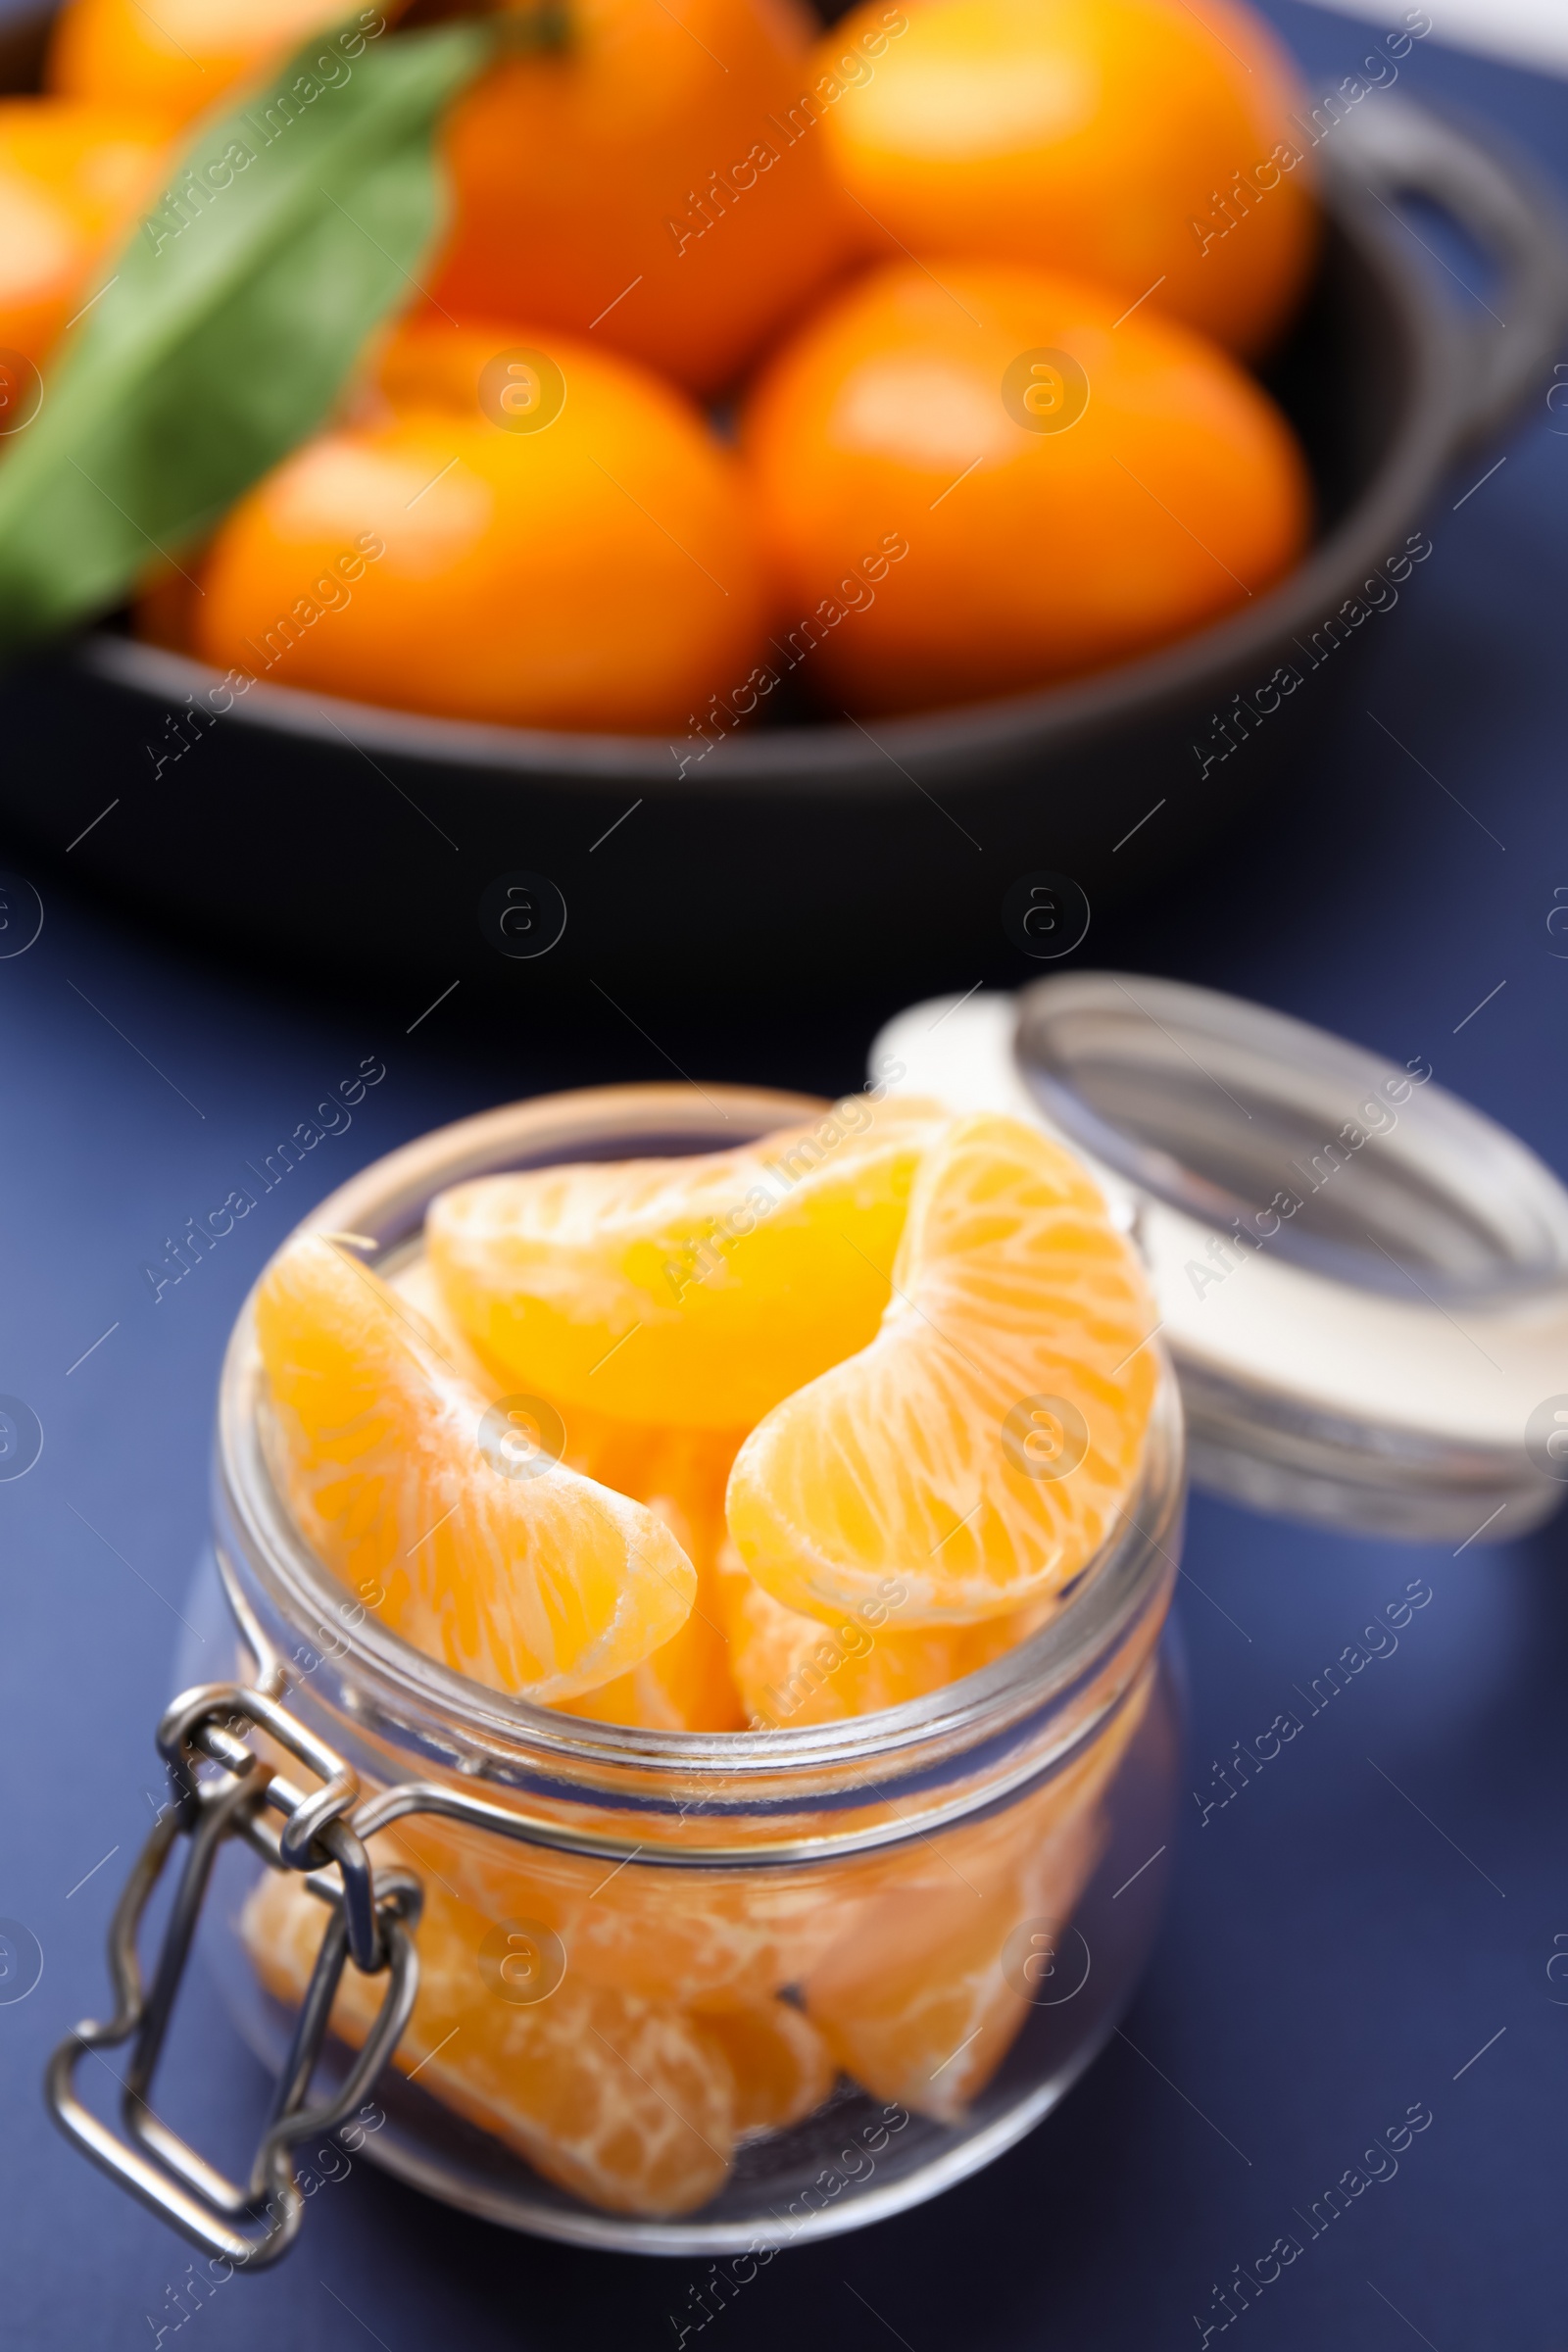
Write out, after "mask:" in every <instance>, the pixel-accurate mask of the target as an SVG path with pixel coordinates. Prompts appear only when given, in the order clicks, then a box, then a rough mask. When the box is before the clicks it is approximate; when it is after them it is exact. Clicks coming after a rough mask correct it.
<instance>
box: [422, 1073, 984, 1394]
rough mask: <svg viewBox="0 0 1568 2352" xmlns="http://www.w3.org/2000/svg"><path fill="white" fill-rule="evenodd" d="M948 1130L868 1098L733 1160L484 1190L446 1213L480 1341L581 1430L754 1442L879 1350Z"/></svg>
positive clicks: (925, 1111) (441, 1263) (450, 1256)
mask: <svg viewBox="0 0 1568 2352" xmlns="http://www.w3.org/2000/svg"><path fill="white" fill-rule="evenodd" d="M942 1123H943V1114H942V1113H941V1112H940V1111H939V1110H937V1109H936V1108H935V1106H934V1105H932V1104H929V1103H920V1102H898V1101H892V1100H888V1101H883V1102H881V1103H873V1102H871V1101H869V1100H868V1099H867V1098H866V1097H864V1096H852V1097H850V1098H849V1099H848V1100H847V1101H845V1102H844V1103H837V1104H835V1105H834V1107H833V1109H832V1110H831V1111H830V1112H828V1113H827V1114H825V1115H824V1116H823V1117H822V1118H821V1119H819V1120H817V1121H816V1122H815V1123H814V1124H812V1125H809V1126H802V1127H799V1128H792V1129H787V1130H785V1131H783V1132H782V1133H780V1134H777V1135H772V1136H767V1137H764V1138H763V1139H762V1141H761V1142H760V1143H757V1144H753V1145H748V1146H746V1147H744V1148H743V1149H741V1150H738V1151H733V1152H708V1153H702V1154H697V1155H694V1156H691V1157H684V1158H675V1159H632V1160H622V1161H618V1162H614V1163H609V1164H604V1165H597V1164H594V1165H588V1166H581V1167H555V1168H539V1169H534V1170H530V1171H528V1172H527V1173H524V1174H520V1175H509V1176H483V1177H479V1178H477V1179H476V1180H475V1181H474V1182H473V1183H471V1184H463V1185H457V1186H455V1187H454V1188H453V1190H452V1191H450V1192H447V1193H443V1194H442V1195H440V1197H439V1198H438V1199H437V1200H436V1201H434V1202H433V1203H432V1205H431V1209H430V1214H429V1218H428V1220H427V1226H426V1238H427V1245H428V1248H429V1251H430V1257H431V1263H432V1265H433V1267H434V1269H435V1274H436V1279H437V1282H438V1283H439V1285H440V1288H441V1290H442V1293H443V1295H444V1296H445V1298H446V1299H447V1301H448V1303H449V1305H450V1306H451V1308H452V1310H453V1312H454V1313H455V1314H456V1315H457V1317H458V1319H459V1321H460V1322H461V1324H462V1325H463V1328H464V1329H465V1330H466V1332H467V1333H468V1335H469V1337H470V1338H471V1340H472V1341H473V1343H474V1344H475V1346H476V1347H477V1348H479V1349H480V1351H481V1352H482V1353H483V1354H484V1355H485V1356H486V1358H487V1359H488V1360H490V1361H492V1362H494V1363H496V1364H497V1365H499V1366H501V1367H502V1368H503V1369H504V1370H505V1371H506V1372H507V1374H508V1375H509V1376H510V1377H512V1378H514V1379H515V1380H516V1381H517V1382H518V1384H519V1385H523V1384H526V1385H529V1386H534V1387H537V1388H538V1389H539V1390H541V1391H542V1392H543V1393H544V1394H545V1395H547V1396H549V1397H552V1398H554V1399H555V1400H556V1401H557V1402H558V1403H559V1404H560V1405H561V1407H562V1409H563V1411H564V1412H565V1413H566V1414H567V1418H568V1420H569V1418H570V1413H569V1408H570V1407H571V1406H573V1405H577V1406H586V1407H588V1408H589V1409H591V1410H593V1411H595V1412H598V1413H600V1414H604V1415H613V1416H619V1417H621V1418H623V1419H625V1420H627V1421H642V1422H662V1423H670V1424H681V1425H685V1426H688V1427H696V1428H708V1429H721V1430H741V1429H748V1428H750V1427H751V1426H752V1424H753V1423H754V1422H756V1421H758V1420H760V1417H761V1416H762V1414H763V1413H765V1412H766V1411H767V1410H768V1408H769V1407H770V1406H772V1405H775V1404H777V1403H778V1401H779V1399H780V1398H781V1397H788V1396H789V1395H790V1393H791V1392H792V1391H793V1390H795V1389H798V1388H800V1387H801V1386H802V1385H803V1383H805V1382H807V1381H809V1380H812V1379H814V1378H815V1376H816V1375H817V1374H818V1373H819V1372H823V1371H825V1370H826V1369H827V1367H828V1366H829V1365H830V1364H833V1363H836V1362H838V1361H839V1360H840V1359H841V1358H842V1357H844V1356H846V1355H850V1354H853V1353H854V1352H855V1350H856V1349H857V1348H863V1347H864V1346H865V1345H866V1343H867V1342H868V1341H869V1340H870V1339H871V1338H872V1336H873V1334H874V1333H875V1331H876V1329H877V1322H878V1318H879V1317H880V1315H881V1313H882V1310H883V1308H884V1306H885V1305H886V1304H887V1301H888V1295H889V1294H888V1280H889V1275H890V1273H891V1270H892V1266H893V1259H894V1255H895V1252H896V1250H898V1247H899V1237H900V1234H901V1232H902V1231H903V1227H904V1219H905V1213H906V1208H907V1202H908V1200H909V1195H910V1187H911V1185H912V1183H913V1180H914V1172H915V1167H916V1164H917V1162H918V1160H919V1157H920V1154H921V1152H922V1151H923V1150H924V1149H925V1147H926V1146H927V1144H928V1143H929V1142H930V1140H931V1138H932V1137H933V1136H934V1135H935V1134H936V1133H937V1132H938V1131H939V1130H940V1127H941V1125H942Z"/></svg>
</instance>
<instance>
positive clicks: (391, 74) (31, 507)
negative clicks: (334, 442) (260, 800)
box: [0, 10, 496, 651]
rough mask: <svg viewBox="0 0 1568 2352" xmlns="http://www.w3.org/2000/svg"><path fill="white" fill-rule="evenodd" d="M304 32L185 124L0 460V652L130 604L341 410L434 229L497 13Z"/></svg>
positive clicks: (409, 286) (368, 16)
mask: <svg viewBox="0 0 1568 2352" xmlns="http://www.w3.org/2000/svg"><path fill="white" fill-rule="evenodd" d="M379 23H380V19H379V18H378V17H377V16H376V13H375V11H374V10H367V11H366V12H365V15H364V16H363V17H360V18H357V19H353V20H350V22H349V23H348V24H347V25H342V26H340V27H339V28H338V30H337V31H336V32H335V33H328V34H325V35H318V36H317V37H316V38H315V39H314V40H312V41H310V42H308V43H307V44H306V45H305V47H304V48H302V49H301V50H300V51H299V52H298V54H297V55H296V56H295V57H294V58H293V59H292V60H291V61H290V63H289V64H288V65H287V66H286V67H285V68H284V69H283V71H282V72H281V73H279V75H278V76H277V78H276V79H275V81H273V82H271V83H270V84H269V85H266V86H265V87H264V88H262V89H261V90H260V91H259V92H258V94H256V95H255V96H253V97H251V98H250V99H249V101H248V102H242V103H240V104H238V105H236V106H235V107H234V108H233V109H232V111H230V112H227V113H225V114H224V115H222V116H219V117H215V118H212V119H211V120H209V121H208V122H207V123H205V124H204V125H203V126H202V127H201V128H200V129H199V130H198V131H197V132H196V134H195V135H194V137H193V140H192V143H191V145H190V147H189V148H188V149H187V151H186V153H185V156H184V158H183V161H182V164H181V166H180V168H179V170H178V171H177V172H176V173H175V175H174V178H173V181H172V183H171V187H170V189H169V191H168V193H167V194H166V196H165V198H164V199H163V201H162V203H161V204H160V205H159V206H158V207H156V208H155V209H154V210H153V211H152V212H151V213H149V215H148V216H147V219H146V220H145V221H143V222H142V223H140V224H139V225H138V227H137V230H136V232H135V234H134V235H133V236H132V238H131V240H130V243H129V244H128V245H127V246H126V248H125V250H124V251H123V253H122V255H121V256H120V259H119V264H118V267H117V268H116V270H114V271H113V272H112V274H111V276H110V278H109V282H108V285H107V287H106V289H105V290H104V291H103V292H102V293H101V294H100V295H99V297H98V298H97V300H96V301H95V302H94V304H93V305H92V307H91V308H90V310H89V311H88V313H87V315H86V318H85V319H83V321H82V323H81V325H80V327H79V328H78V329H77V330H76V332H75V334H74V335H73V337H72V339H71V341H70V343H69V345H68V346H66V347H65V348H64V350H63V356H62V361H61V365H60V366H59V368H58V370H57V371H55V372H54V373H53V374H51V375H47V376H46V378H45V392H44V401H43V407H42V410H41V412H40V413H39V415H38V416H37V417H36V418H35V419H34V421H33V423H32V424H30V425H29V426H27V427H26V428H25V432H24V433H22V434H19V436H18V438H17V440H16V442H15V444H14V445H13V448H12V450H11V453H10V454H9V456H7V457H6V459H5V460H4V463H3V464H0V651H10V650H13V649H15V648H16V647H18V646H20V645H22V644H25V642H26V641H27V640H29V639H33V638H38V637H41V636H45V635H48V634H50V633H51V632H53V631H56V630H60V629H64V628H68V627H70V626H71V625H72V624H73V622H76V621H80V620H83V619H85V618H87V617H88V616H90V615H91V614H93V613H99V612H102V611H104V610H105V609H106V608H108V607H110V606H112V605H114V604H116V603H118V602H120V601H121V600H122V599H123V596H124V595H125V593H126V591H127V590H128V589H129V588H130V586H131V584H132V582H133V581H134V580H135V579H136V578H137V577H138V576H139V575H140V574H141V573H142V572H143V571H144V570H145V569H146V567H147V565H148V564H149V562H150V561H151V560H152V559H153V558H155V557H156V556H158V555H160V554H176V553H177V552H178V551H179V549H180V548H181V547H182V546H183V545H185V544H188V543H189V542H190V541H191V540H193V539H195V538H196V537H197V536H198V535H199V534H200V533H202V532H203V531H205V530H206V529H208V528H209V527H210V526H211V525H212V523H213V522H214V521H216V519H217V518H218V516H219V515H221V514H222V513H223V511H224V510H225V509H226V508H227V507H228V506H230V505H231V504H232V502H233V501H234V499H235V498H237V497H238V496H239V494H240V492H241V491H243V490H245V489H247V488H248V487H249V485H250V484H251V483H252V482H254V481H255V480H257V479H258V477H259V476H260V475H261V474H263V473H265V472H266V471H267V469H268V467H269V466H273V465H275V464H276V463H277V461H278V460H279V459H280V458H281V457H283V456H285V455H286V454H287V452H288V451H289V450H291V449H293V448H294V447H295V446H296V445H297V444H298V443H299V442H300V441H301V440H303V439H304V438H305V436H306V435H307V434H308V433H310V432H312V431H313V430H315V428H316V427H317V426H318V425H319V423H320V422H321V421H322V419H323V417H326V416H327V414H328V413H329V411H330V409H331V407H332V404H333V401H334V400H335V399H336V397H337V394H338V392H339V390H340V388H341V386H342V384H343V382H344V380H345V378H346V377H347V375H348V374H349V372H350V370H351V369H352V368H353V366H354V363H355V361H356V359H357V358H358V356H359V354H360V352H361V350H362V348H363V346H364V343H365V340H366V337H367V336H368V334H369V332H370V331H371V329H372V328H373V327H374V326H375V325H376V324H377V322H378V321H379V320H380V319H383V318H384V317H385V316H386V315H387V313H388V312H390V311H392V310H393V309H395V308H396V307H398V306H399V305H400V304H402V303H404V302H406V301H408V300H410V299H412V297H413V296H414V294H415V293H416V291H417V283H416V279H417V270H418V269H419V266H420V262H421V260H422V257H423V255H424V253H425V251H426V249H427V247H428V246H429V245H430V243H431V241H432V239H433V237H434V234H435V231H436V229H437V228H438V226H439V225H440V223H441V219H442V214H443V209H444V202H445V188H444V182H443V179H442V177H441V174H440V172H439V169H438V166H437V163H436V159H435V156H434V153H433V132H434V128H435V124H436V122H437V120H438V118H439V116H440V114H441V111H442V109H443V108H444V107H445V106H446V105H447V103H448V102H449V100H450V99H451V98H452V97H453V96H454V95H455V94H456V93H457V92H458V91H459V90H461V89H462V88H463V87H464V85H465V84H466V82H467V81H469V80H470V79H471V78H472V76H473V75H474V74H475V73H478V72H479V71H480V70H481V69H482V68H483V67H484V66H485V65H486V64H487V63H488V61H489V59H490V58H491V57H492V55H493V54H494V51H495V43H496V35H495V33H494V30H493V28H492V27H491V26H490V25H485V24H455V25H441V26H438V27H436V28H434V29H432V30H430V31H427V32H413V33H400V34H398V35H396V36H392V37H386V38H377V37H375V36H374V35H373V34H371V35H370V37H369V38H367V32H368V28H369V27H370V26H371V25H379Z"/></svg>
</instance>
